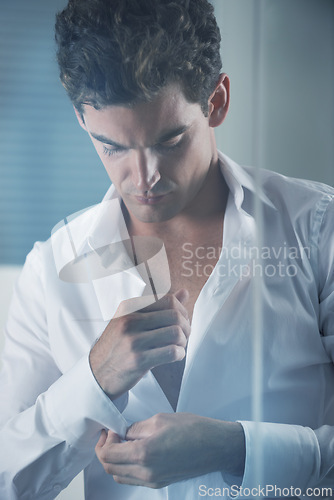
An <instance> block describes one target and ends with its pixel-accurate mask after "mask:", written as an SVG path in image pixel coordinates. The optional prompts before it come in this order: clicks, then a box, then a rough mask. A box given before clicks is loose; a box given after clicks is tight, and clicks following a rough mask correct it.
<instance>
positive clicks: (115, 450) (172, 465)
mask: <svg viewBox="0 0 334 500" xmlns="http://www.w3.org/2000/svg"><path fill="white" fill-rule="evenodd" d="M126 440H127V441H126V442H123V443H122V442H121V440H120V438H119V437H118V435H117V434H115V433H113V432H112V431H109V432H108V434H107V433H106V431H102V434H101V437H100V439H99V441H98V443H97V445H96V448H95V451H96V455H97V457H98V459H99V460H100V462H101V463H102V465H103V467H104V469H105V471H106V472H107V473H108V474H111V475H112V476H113V477H114V479H115V481H116V482H118V483H123V484H131V485H137V486H147V487H150V488H162V487H164V486H167V485H169V484H171V483H175V482H177V481H181V480H184V479H189V478H191V477H196V476H200V475H203V474H207V473H209V472H215V471H222V472H224V471H225V472H227V473H229V474H233V475H235V476H240V477H241V476H242V474H243V469H244V462H245V439H244V433H243V430H242V426H241V424H239V423H234V422H223V421H220V420H215V419H212V418H206V417H201V416H198V415H193V414H190V413H170V414H169V413H168V414H158V415H155V416H154V417H151V418H149V419H148V420H144V421H143V422H136V423H135V424H133V425H132V426H131V427H130V428H129V429H128V431H127V434H126Z"/></svg>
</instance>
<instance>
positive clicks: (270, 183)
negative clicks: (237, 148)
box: [241, 167, 334, 212]
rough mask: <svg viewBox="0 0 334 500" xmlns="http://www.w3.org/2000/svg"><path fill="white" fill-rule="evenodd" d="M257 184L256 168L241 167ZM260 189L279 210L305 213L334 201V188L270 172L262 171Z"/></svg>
mask: <svg viewBox="0 0 334 500" xmlns="http://www.w3.org/2000/svg"><path fill="white" fill-rule="evenodd" d="M241 168H242V169H243V170H244V171H245V172H246V173H247V174H248V175H249V176H250V177H251V178H252V179H253V182H254V184H255V182H256V179H257V172H256V169H255V168H254V167H241ZM258 177H259V179H260V187H261V189H262V190H263V192H264V193H265V195H266V196H267V197H268V199H269V200H270V201H271V203H272V204H273V205H274V206H275V207H276V208H277V209H285V210H288V211H293V212H299V211H300V210H301V211H303V212H305V211H307V210H308V209H310V210H311V211H312V210H314V209H315V208H316V207H318V208H320V205H324V206H326V205H327V204H329V203H330V202H331V201H332V200H333V199H334V188H333V187H331V186H328V185H327V184H323V183H321V182H317V181H312V180H306V179H298V178H294V177H288V176H286V175H283V174H279V173H277V172H273V171H270V170H265V169H260V175H259V176H258Z"/></svg>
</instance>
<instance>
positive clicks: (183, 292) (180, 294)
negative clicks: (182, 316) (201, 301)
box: [174, 288, 189, 305]
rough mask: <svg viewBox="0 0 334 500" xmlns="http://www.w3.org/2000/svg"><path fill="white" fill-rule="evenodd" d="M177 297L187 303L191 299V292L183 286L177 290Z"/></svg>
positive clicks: (182, 302)
mask: <svg viewBox="0 0 334 500" xmlns="http://www.w3.org/2000/svg"><path fill="white" fill-rule="evenodd" d="M174 295H175V297H176V298H177V299H178V300H179V301H180V302H181V304H183V305H184V304H186V303H187V302H188V299H189V292H188V290H187V289H186V288H181V289H180V290H178V291H177V292H175V294H174Z"/></svg>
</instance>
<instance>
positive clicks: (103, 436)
mask: <svg viewBox="0 0 334 500" xmlns="http://www.w3.org/2000/svg"><path fill="white" fill-rule="evenodd" d="M107 436H108V434H107V432H106V430H105V429H102V431H101V434H100V437H99V440H98V442H97V443H96V447H95V449H100V448H102V446H104V444H105V442H106V441H107Z"/></svg>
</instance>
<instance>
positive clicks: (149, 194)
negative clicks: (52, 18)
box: [1, 0, 334, 500]
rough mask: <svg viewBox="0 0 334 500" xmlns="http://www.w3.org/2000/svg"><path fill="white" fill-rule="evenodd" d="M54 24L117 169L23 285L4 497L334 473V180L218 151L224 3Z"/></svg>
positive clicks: (100, 6) (175, 494)
mask: <svg viewBox="0 0 334 500" xmlns="http://www.w3.org/2000/svg"><path fill="white" fill-rule="evenodd" d="M56 39H57V43H58V61H59V65H60V70H61V80H62V83H63V85H64V86H65V88H66V90H67V92H68V94H69V96H70V98H71V100H72V102H73V105H74V109H75V113H76V115H77V118H78V121H79V124H80V125H81V127H83V128H84V130H85V131H87V133H88V135H89V136H90V139H91V140H92V142H93V144H94V146H95V148H96V151H97V153H98V155H99V156H100V158H101V161H102V163H103V165H104V167H105V169H106V171H107V173H108V175H109V177H110V180H111V181H112V187H111V188H110V189H109V190H108V192H107V194H106V196H105V198H104V200H103V202H102V204H101V205H100V206H98V207H94V208H92V209H89V210H88V211H86V212H84V213H82V214H79V215H77V217H74V218H72V219H71V220H66V221H65V223H64V225H62V226H60V227H59V228H58V229H57V231H55V232H54V234H53V235H52V238H51V239H50V240H49V241H47V242H45V243H38V244H36V245H35V247H34V249H33V251H32V252H31V253H30V255H29V256H28V258H27V262H26V264H25V267H24V270H23V272H22V275H21V277H20V280H19V282H18V285H17V288H16V293H15V296H14V299H13V303H12V307H11V312H10V316H9V320H8V323H7V328H6V331H7V342H6V349H5V353H4V369H3V373H2V379H1V384H2V386H1V391H2V392H1V393H2V395H3V396H2V422H3V426H2V430H1V450H2V453H1V454H2V463H1V498H34V499H37V498H43V499H46V498H53V497H54V496H55V495H56V494H57V492H58V491H60V490H61V489H62V488H64V487H65V486H66V485H67V484H68V483H69V482H70V481H71V479H72V478H73V477H74V476H75V475H76V474H77V473H78V472H79V471H80V470H82V469H85V494H86V498H89V499H94V500H100V499H101V500H102V499H113V498H114V499H117V500H123V499H124V500H125V499H128V500H130V499H131V500H135V499H138V500H139V499H141V500H142V499H143V498H145V499H167V498H168V499H169V500H170V499H173V500H181V499H189V500H190V499H191V500H192V499H194V498H198V497H199V496H213V495H215V496H219V495H220V496H224V495H227V491H228V490H229V491H230V493H231V495H234V496H235V495H236V493H237V491H239V489H240V491H241V495H242V492H244V493H245V496H248V497H249V496H250V495H252V496H259V495H260V496H269V497H270V496H276V497H277V496H283V497H286V496H287V491H288V492H289V496H300V495H302V494H304V493H307V494H308V496H311V490H310V488H315V487H317V488H321V487H327V486H328V487H330V486H331V485H333V482H334V474H333V467H332V464H333V458H334V456H333V447H334V427H333V426H334V398H333V393H334V392H333V388H334V371H333V364H332V362H333V355H334V347H333V346H334V342H333V339H334V337H333V333H334V332H333V311H334V283H333V260H334V259H333V253H332V249H333V231H332V230H331V225H332V220H333V215H334V204H333V197H334V192H333V189H331V188H329V187H327V186H324V185H320V184H317V183H312V182H306V181H298V180H292V179H287V178H284V177H283V176H280V175H278V174H275V173H272V172H263V174H262V177H261V179H262V183H261V185H260V186H259V190H258V192H256V190H255V186H254V179H253V178H254V173H253V170H252V169H244V168H241V167H240V166H238V165H236V164H235V163H234V162H233V161H231V160H230V159H229V158H227V157H226V156H225V155H223V154H222V153H220V152H218V151H217V148H216V144H215V139H214V128H215V127H217V126H218V125H220V124H221V123H222V122H223V120H224V119H225V116H226V114H227V111H228V105H229V80H228V77H227V75H225V74H221V73H220V70H221V62H220V57H219V43H220V35H219V30H218V28H217V25H216V22H215V18H214V15H213V11H212V7H211V5H210V4H209V3H208V1H207V0H191V1H189V0H188V1H187V0H180V1H179V2H173V1H169V0H137V1H133V0H90V1H88V0H87V1H86V0H72V1H70V2H69V5H68V7H67V8H66V9H65V10H64V11H63V12H62V13H60V14H59V15H58V18H57V24H56ZM256 197H258V198H259V200H260V203H261V207H262V214H263V224H264V234H263V237H262V239H263V241H262V246H261V248H259V247H257V246H256V243H257V242H256V222H255V218H254V210H255V209H254V207H255V204H256ZM157 242H158V243H157ZM254 252H255V255H254ZM164 256H165V259H164ZM259 258H260V259H259ZM259 260H260V261H259ZM156 263H158V264H156ZM257 273H260V274H261V276H260V277H261V281H260V286H261V298H262V306H263V307H262V313H263V316H262V325H263V335H264V338H263V352H264V366H263V382H262V387H261V391H262V407H263V408H262V417H263V421H262V422H260V423H259V424H255V423H254V422H252V357H251V355H250V352H251V348H252V336H253V332H252V325H253V323H252V315H253V301H252V294H253V287H252V283H253V281H254V279H255V278H256V274H257ZM152 297H153V298H152ZM94 448H95V450H94ZM259 455H260V456H261V457H262V461H261V465H262V467H261V484H260V485H259V484H258V481H259V476H258V475H257V457H258V456H259ZM250 492H251V493H250ZM317 492H318V490H317ZM317 492H316V496H318V495H317Z"/></svg>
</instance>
